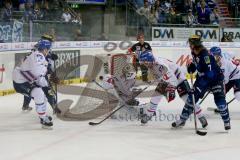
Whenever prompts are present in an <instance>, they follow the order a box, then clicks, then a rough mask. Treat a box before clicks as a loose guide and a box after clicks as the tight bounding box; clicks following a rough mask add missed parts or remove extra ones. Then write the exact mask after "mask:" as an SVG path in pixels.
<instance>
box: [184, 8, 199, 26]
mask: <svg viewBox="0 0 240 160" xmlns="http://www.w3.org/2000/svg"><path fill="white" fill-rule="evenodd" d="M185 24H186V25H187V26H193V25H194V24H197V20H196V18H195V16H194V15H193V14H192V10H191V9H189V10H188V15H187V17H186V20H185Z"/></svg>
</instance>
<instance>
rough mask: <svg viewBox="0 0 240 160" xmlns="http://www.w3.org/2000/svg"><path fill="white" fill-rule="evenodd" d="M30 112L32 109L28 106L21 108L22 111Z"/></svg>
mask: <svg viewBox="0 0 240 160" xmlns="http://www.w3.org/2000/svg"><path fill="white" fill-rule="evenodd" d="M31 110H32V107H30V106H29V105H25V106H22V111H31Z"/></svg>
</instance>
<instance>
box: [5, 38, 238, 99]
mask: <svg viewBox="0 0 240 160" xmlns="http://www.w3.org/2000/svg"><path fill="white" fill-rule="evenodd" d="M134 43H135V42H130V41H126V42H121V41H111V42H110V41H109V42H108V41H82V42H55V43H54V45H53V52H54V53H56V54H57V55H58V56H59V59H58V60H57V61H56V66H57V68H58V73H59V75H60V78H61V79H64V80H65V81H63V83H64V84H71V83H81V82H84V81H88V80H89V79H94V78H95V77H97V76H98V75H102V74H104V73H108V71H106V70H108V69H109V63H108V62H109V57H110V56H111V55H113V54H119V53H126V51H127V48H128V47H130V46H131V45H132V44H134ZM34 44H35V43H34V42H31V43H29V42H23V43H2V44H0V68H4V71H3V72H2V70H0V76H1V77H0V78H1V79H2V82H1V83H0V96H2V95H8V94H12V93H14V90H13V87H12V70H13V68H14V67H15V66H16V65H19V64H20V63H21V61H22V60H23V58H24V57H25V56H26V55H27V54H28V53H30V51H31V48H33V46H34ZM150 45H151V46H152V48H153V53H154V55H155V56H161V57H164V58H167V59H169V60H172V61H174V62H176V63H177V64H179V65H181V66H182V67H183V68H184V69H185V65H186V63H187V62H188V61H189V60H191V55H190V50H189V48H188V44H187V43H186V42H184V41H181V42H167V41H152V42H150ZM204 45H205V46H206V47H207V48H208V49H209V48H211V47H212V46H220V47H221V48H222V50H223V52H227V53H229V54H231V55H233V56H234V57H235V59H240V43H237V42H235V43H217V42H209V43H204Z"/></svg>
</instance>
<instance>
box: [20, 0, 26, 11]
mask: <svg viewBox="0 0 240 160" xmlns="http://www.w3.org/2000/svg"><path fill="white" fill-rule="evenodd" d="M18 2H19V11H25V3H27V0H19V1H18Z"/></svg>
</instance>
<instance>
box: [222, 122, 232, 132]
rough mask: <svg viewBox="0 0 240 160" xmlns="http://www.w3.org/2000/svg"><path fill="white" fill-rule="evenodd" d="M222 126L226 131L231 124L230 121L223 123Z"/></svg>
mask: <svg viewBox="0 0 240 160" xmlns="http://www.w3.org/2000/svg"><path fill="white" fill-rule="evenodd" d="M224 128H225V130H226V131H227V130H230V129H231V124H230V122H228V123H224Z"/></svg>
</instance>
